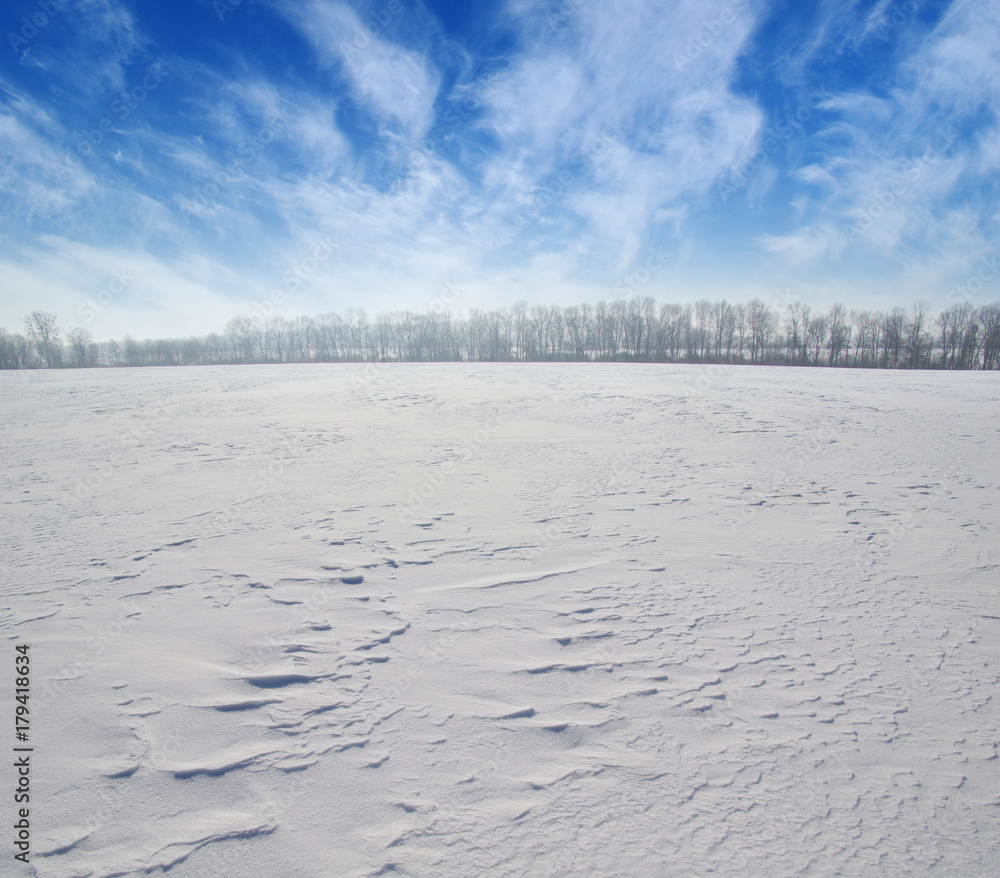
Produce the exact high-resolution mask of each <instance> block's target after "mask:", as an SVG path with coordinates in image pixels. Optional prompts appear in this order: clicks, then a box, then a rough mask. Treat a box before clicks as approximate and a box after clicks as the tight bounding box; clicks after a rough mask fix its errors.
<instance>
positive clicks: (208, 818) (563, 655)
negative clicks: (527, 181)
mask: <svg viewBox="0 0 1000 878" xmlns="http://www.w3.org/2000/svg"><path fill="white" fill-rule="evenodd" d="M0 392H2V396H3V420H2V428H0V437H2V449H3V455H4V472H3V498H2V502H3V518H4V521H5V529H6V532H7V536H6V539H5V540H4V546H3V548H2V549H0V551H2V552H3V553H4V554H3V557H2V558H0V565H2V566H0V577H2V587H3V595H4V611H3V634H4V636H5V638H6V639H7V642H8V657H10V656H11V655H12V654H13V646H14V642H15V641H16V642H27V643H29V644H30V649H31V655H32V672H33V678H32V687H33V688H32V713H31V736H32V739H31V743H32V746H34V748H35V751H34V753H33V759H34V761H33V769H32V772H33V773H32V775H31V783H32V802H31V820H32V861H31V862H32V865H31V867H30V868H25V867H23V866H21V865H20V864H18V863H16V862H14V861H13V860H12V859H11V857H12V853H10V852H9V853H8V854H6V855H5V862H4V865H3V866H2V867H0V871H3V873H4V874H11V875H28V874H37V875H39V876H45V878H68V876H110V875H133V874H146V873H148V872H152V873H154V874H158V871H159V870H158V867H163V868H169V867H171V866H172V868H171V869H170V874H171V875H172V876H174V878H195V876H197V878H205V876H241V878H242V876H258V875H259V876H331V878H332V876H337V878H341V876H365V875H388V874H391V875H400V876H426V878H441V876H462V878H468V876H480V875H490V876H494V875H496V876H533V878H537V876H563V875H566V876H571V875H572V876H577V875H593V876H629V878H631V876H678V878H681V876H685V878H686V876H701V875H709V874H712V875H726V876H729V875H732V876H737V875H739V876H744V875H767V876H772V878H774V876H792V875H807V876H834V875H844V876H848V875H850V876H866V878H867V876H874V875H891V876H897V875H903V874H908V875H955V876H963V878H969V876H994V875H996V874H998V872H997V870H998V868H1000V865H998V864H1000V761H998V760H997V743H998V733H1000V699H998V698H997V697H995V696H997V694H998V688H997V684H998V675H1000V575H998V571H1000V567H998V563H1000V548H998V547H1000V542H998V540H997V531H998V527H997V525H998V523H1000V494H998V490H1000V488H998V485H1000V431H998V427H1000V374H997V373H993V374H976V373H952V374H944V373H896V372H885V371H878V372H856V371H841V370H836V371H828V370H820V369H799V370H796V369H775V368H759V369H754V368H720V367H697V366H687V367H685V366H677V367H656V366H630V365H582V364H573V365H524V366H522V365H466V364H434V365H378V366H365V365H351V366H343V365H337V366H275V367H251V368H245V369H243V368H204V369H196V368H186V369H162V370H144V369H143V370H141V369H131V370H115V371H110V370H109V371H93V370H92V371H67V372H51V373H49V372H42V373H37V374H31V375H17V374H10V373H8V374H0ZM5 666H7V667H8V672H7V674H8V676H5V677H4V678H3V681H2V682H3V685H4V686H5V687H6V692H5V694H4V695H3V699H2V701H3V703H4V704H6V705H8V707H7V708H5V713H6V714H7V716H6V717H5V718H4V720H3V722H4V724H5V725H8V726H9V727H10V728H11V729H13V725H14V723H13V707H12V706H11V704H12V699H11V697H10V694H9V693H10V692H11V691H12V687H13V685H14V684H13V670H12V662H11V661H7V662H5ZM11 738H12V735H8V736H7V737H5V739H4V740H10V739H11ZM8 761H9V760H8ZM4 776H5V777H7V778H8V780H7V781H5V788H9V785H10V784H11V783H13V773H12V769H11V768H10V767H8V769H7V772H6V773H5V774H4ZM11 798H12V797H11V796H10V795H4V800H5V803H6V804H5V806H4V808H5V810H4V812H3V815H2V816H3V823H4V826H7V827H11V826H12V820H13V819H14V818H13V816H12V815H13V802H12V801H10V800H11ZM5 832H6V833H7V837H5V840H4V845H5V849H7V850H8V851H10V837H12V835H13V832H12V830H11V829H9V828H8V829H7V830H5ZM11 864H13V868H11ZM8 869H11V871H8Z"/></svg>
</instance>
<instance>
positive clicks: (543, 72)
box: [0, 0, 1000, 340]
mask: <svg viewBox="0 0 1000 878" xmlns="http://www.w3.org/2000/svg"><path fill="white" fill-rule="evenodd" d="M0 23H2V26H3V34H4V41H3V42H4V45H3V46H0V149H2V163H0V203H2V211H0V223H2V224H0V285H2V286H0V326H3V327H5V328H7V329H8V330H9V331H23V317H24V315H25V314H26V313H27V311H28V310H30V309H33V308H41V309H43V310H47V311H51V312H53V313H55V314H57V315H58V317H59V320H60V323H61V325H62V326H63V327H67V326H70V325H74V324H75V325H79V326H83V327H85V328H86V329H88V330H89V331H90V332H92V333H93V335H94V336H95V338H97V339H99V340H101V339H106V338H111V337H115V338H120V337H121V336H122V335H124V334H126V333H128V334H131V335H133V336H135V337H139V338H143V337H164V336H186V335H201V334H206V333H208V332H212V331H221V330H222V329H223V327H224V325H225V322H226V321H227V320H228V319H229V318H230V317H234V316H237V315H240V314H252V313H258V312H259V311H260V310H261V309H263V310H266V311H267V312H269V313H273V314H275V315H282V316H285V317H289V318H291V317H295V316H297V315H300V314H312V315H315V314H319V313H324V312H328V311H338V312H341V313H344V312H346V311H347V310H348V309H350V308H364V309H366V310H367V311H368V312H369V314H372V313H374V312H376V311H380V310H395V309H403V308H406V309H411V310H418V311H421V310H426V309H428V308H431V307H437V308H440V307H442V305H447V306H448V307H449V308H450V309H451V310H452V311H454V312H459V311H466V310H468V309H469V308H490V307H496V306H499V305H505V304H512V303H513V302H515V301H517V300H519V299H526V300H528V301H529V302H533V303H534V302H544V303H560V304H571V303H574V302H583V301H589V302H596V301H598V300H599V299H613V298H623V297H625V298H630V297H631V296H632V295H635V294H638V295H650V296H653V297H655V298H656V299H658V300H660V301H675V302H690V301H694V300H696V299H699V298H709V299H720V298H728V299H729V300H730V301H745V300H748V299H750V298H752V297H754V296H760V297H761V298H764V299H765V300H766V301H775V300H777V298H778V297H779V296H783V297H794V298H800V299H802V300H803V301H806V302H809V303H811V304H813V305H814V306H817V307H820V308H825V307H828V306H829V305H830V304H832V303H833V302H836V301H841V302H844V303H845V304H847V305H848V306H850V307H878V308H884V307H891V306H893V305H897V304H902V305H909V304H910V303H911V302H914V301H916V300H918V299H925V300H927V301H929V302H930V303H931V304H932V305H933V306H934V307H936V308H937V307H942V306H944V305H946V304H948V301H949V296H952V297H953V296H954V293H953V291H954V290H955V287H956V285H958V284H964V283H966V282H967V281H969V280H970V279H972V281H973V283H972V288H970V290H969V299H970V300H971V301H973V302H976V303H985V302H992V301H996V300H998V299H1000V292H998V290H1000V279H998V274H1000V269H998V267H997V249H996V246H997V236H998V229H1000V209H998V206H997V205H998V201H997V196H998V191H1000V187H998V183H1000V170H998V169H1000V121H998V107H1000V89H998V87H997V83H998V82H1000V0H951V2H949V0H940V2H933V0H928V2H921V0H900V2H885V0H858V2H852V0H815V2H808V3H802V2H798V0H782V2H765V0H743V2H740V0H722V2H686V0H678V2H644V0H553V2H539V0H509V2H465V3H462V2H444V0H424V2H418V0H375V2H371V3H365V2H339V0H296V2H293V0H172V2H170V3H164V2H159V0H157V2H154V0H8V2H7V3H5V4H4V9H3V12H2V13H0Z"/></svg>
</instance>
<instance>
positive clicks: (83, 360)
mask: <svg viewBox="0 0 1000 878" xmlns="http://www.w3.org/2000/svg"><path fill="white" fill-rule="evenodd" d="M66 339H67V341H68V342H69V349H70V351H71V352H72V354H73V363H74V365H76V366H77V367H78V368H80V369H85V368H86V367H87V364H88V360H87V349H88V348H89V346H90V343H91V342H92V341H93V340H94V337H93V336H92V335H91V334H90V333H89V332H87V330H86V329H84V328H83V327H82V326H76V327H74V328H73V329H71V330H70V331H69V333H68V334H67V336H66Z"/></svg>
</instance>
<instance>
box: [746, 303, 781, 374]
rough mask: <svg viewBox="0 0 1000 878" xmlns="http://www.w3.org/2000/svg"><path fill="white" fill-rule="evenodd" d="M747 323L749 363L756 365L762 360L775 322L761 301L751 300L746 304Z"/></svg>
mask: <svg viewBox="0 0 1000 878" xmlns="http://www.w3.org/2000/svg"><path fill="white" fill-rule="evenodd" d="M747 321H748V322H749V324H750V362H751V363H756V362H758V360H761V361H762V360H763V358H764V351H765V350H766V349H767V345H768V343H769V342H770V340H771V336H772V335H773V334H774V329H775V326H776V325H777V321H776V319H775V315H774V312H773V311H771V309H770V308H768V307H767V304H766V303H765V302H764V301H763V300H762V299H751V300H750V302H749V303H748V304H747Z"/></svg>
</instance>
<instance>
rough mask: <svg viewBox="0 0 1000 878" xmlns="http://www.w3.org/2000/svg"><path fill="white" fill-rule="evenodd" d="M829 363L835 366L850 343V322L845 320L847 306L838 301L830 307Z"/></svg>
mask: <svg viewBox="0 0 1000 878" xmlns="http://www.w3.org/2000/svg"><path fill="white" fill-rule="evenodd" d="M829 331H830V365H831V366H836V365H837V363H838V361H839V360H840V355H841V354H842V353H844V351H846V350H847V349H848V345H849V344H850V343H851V324H850V323H849V322H848V320H847V308H845V307H844V306H843V305H841V304H840V303H839V302H838V303H837V304H835V305H834V306H833V307H832V308H831V309H830V323H829Z"/></svg>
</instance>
